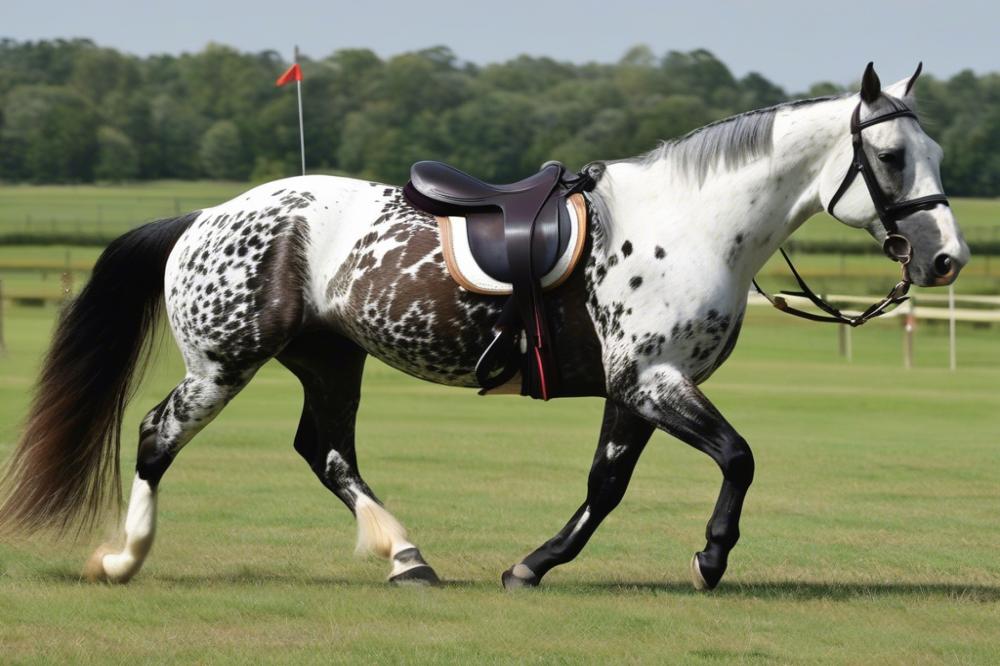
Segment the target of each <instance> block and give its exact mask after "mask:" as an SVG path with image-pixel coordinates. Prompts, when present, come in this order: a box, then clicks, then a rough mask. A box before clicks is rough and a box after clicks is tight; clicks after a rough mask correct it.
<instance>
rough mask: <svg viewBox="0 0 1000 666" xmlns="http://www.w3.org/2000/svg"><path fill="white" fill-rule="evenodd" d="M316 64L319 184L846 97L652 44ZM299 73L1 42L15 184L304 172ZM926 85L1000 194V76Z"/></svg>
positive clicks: (626, 141)
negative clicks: (467, 58)
mask: <svg viewBox="0 0 1000 666" xmlns="http://www.w3.org/2000/svg"><path fill="white" fill-rule="evenodd" d="M301 64H302V68H303V71H304V74H305V81H304V102H305V117H306V123H305V126H306V151H307V153H306V155H307V161H308V166H309V168H310V170H313V171H336V172H342V173H348V174H354V175H358V176H362V177H366V178H373V179H378V180H383V181H387V182H396V183H399V182H402V181H404V180H405V178H406V174H407V172H408V169H409V166H410V164H411V163H412V162H414V161H416V160H419V159H443V160H448V161H451V162H453V163H455V164H456V165H457V166H459V167H461V168H465V169H468V170H470V171H474V172H475V173H477V174H479V175H481V176H482V177H484V178H486V179H495V180H498V181H499V180H508V179H515V178H518V177H520V176H522V175H524V174H525V173H527V172H530V171H532V170H534V169H536V168H537V167H538V166H539V165H540V164H541V163H542V162H544V161H546V160H549V159H559V160H562V161H564V162H566V163H567V164H569V165H571V166H574V167H576V166H580V165H582V164H584V163H586V162H588V161H590V160H593V159H609V158H616V157H625V156H629V155H635V154H638V153H641V152H644V151H646V150H649V149H650V148H652V147H653V146H654V145H655V144H656V143H657V141H659V140H661V139H666V138H670V137H674V136H678V135H680V134H683V133H685V132H687V131H689V130H691V129H694V128H696V127H699V126H701V125H704V124H705V123H708V122H710V121H712V120H716V119H718V118H722V117H724V116H727V115H731V114H733V113H738V112H741V111H745V110H749V109H753V108H759V107H763V106H768V105H771V104H775V103H778V102H781V101H784V100H786V99H791V98H796V97H806V96H816V95H823V94H831V93H836V92H839V91H840V90H841V89H840V88H839V87H838V86H836V85H834V84H831V83H818V84H816V85H814V86H813V87H812V88H811V89H809V90H806V91H794V92H793V93H792V94H789V93H787V92H786V91H785V90H783V89H782V88H780V87H779V86H776V85H774V84H773V83H771V82H770V81H768V80H767V79H766V78H764V77H763V76H762V75H760V74H756V73H751V74H748V75H747V76H744V77H742V78H736V77H734V76H733V74H732V73H731V72H730V71H729V69H728V68H727V67H726V66H725V65H724V64H723V63H721V62H720V61H719V60H718V59H716V58H715V57H714V56H713V55H712V54H711V53H709V52H708V51H704V50H696V51H692V52H689V53H681V52H677V51H671V52H669V53H667V54H666V55H664V56H658V55H657V54H655V53H653V52H652V51H651V50H650V49H649V48H647V47H644V46H637V47H635V48H633V49H631V50H630V51H629V52H628V53H626V54H625V56H624V57H623V58H622V59H621V60H620V61H619V62H617V63H615V64H593V63H591V64H583V65H577V64H571V63H565V62H558V61H555V60H552V59H549V58H531V57H527V56H523V57H519V58H516V59H513V60H510V61H508V62H504V63H499V64H492V65H486V66H482V67H480V66H475V65H472V64H469V63H465V62H462V61H460V60H458V58H457V57H456V56H455V55H454V54H453V53H452V52H451V51H450V50H449V49H447V48H445V47H436V48H431V49H426V50H423V51H417V52H413V53H405V54H402V55H398V56H395V57H392V58H390V59H388V60H383V59H381V58H379V57H378V56H377V55H376V54H374V53H373V52H371V51H369V50H365V49H345V50H340V51H335V52H334V53H332V54H331V55H329V56H327V57H325V58H322V59H320V60H312V59H309V58H303V59H302V61H301ZM856 64H857V69H858V72H859V73H860V70H861V65H862V64H863V63H861V62H860V61H859V62H858V63H856ZM287 66H288V63H287V62H286V61H285V60H283V59H282V57H281V56H280V55H279V54H278V53H276V52H274V51H264V52H260V53H241V52H239V51H236V50H234V49H232V48H229V47H226V46H221V45H215V44H212V45H209V46H207V47H206V48H205V49H204V50H203V51H201V52H200V53H195V54H183V55H180V56H173V55H155V56H150V57H147V58H139V57H135V56H132V55H127V54H123V53H119V52H117V51H115V50H113V49H108V48H101V47H99V46H97V45H95V44H94V43H93V42H91V41H89V40H83V39H77V40H56V41H40V42H17V41H12V40H2V41H0V180H4V181H10V182H33V183H42V182H45V183H70V182H91V181H127V180H137V179H155V178H180V179H192V178H204V177H208V178H219V179H233V180H244V179H247V178H252V179H255V180H266V179H270V178H276V177H280V176H285V175H290V174H294V173H297V171H298V126H297V115H296V101H295V93H294V91H292V90H291V89H290V88H283V89H277V88H275V86H274V81H275V79H276V78H277V76H278V75H279V74H280V73H281V72H282V71H284V69H285V68H286V67H287ZM884 74H885V75H886V76H885V78H886V79H889V78H890V76H888V75H889V74H898V75H899V76H900V77H901V76H902V75H903V73H899V72H894V73H889V72H885V73H884ZM919 85H920V88H919V96H920V100H921V113H922V116H923V117H924V119H925V124H926V125H927V127H928V130H929V132H930V133H931V135H932V136H934V137H935V138H936V139H937V140H938V141H939V142H940V143H941V144H942V145H943V147H944V149H945V155H946V157H945V164H944V165H943V167H942V168H943V172H944V176H945V181H946V183H945V184H946V189H947V191H948V192H949V193H951V194H953V195H967V196H997V195H1000V74H996V73H991V74H986V75H984V76H976V75H975V74H973V73H972V72H971V71H965V72H962V73H960V74H957V75H956V76H954V77H952V78H951V79H949V80H947V81H942V80H935V79H933V78H932V77H929V76H924V77H923V78H922V79H921V82H920V84H919Z"/></svg>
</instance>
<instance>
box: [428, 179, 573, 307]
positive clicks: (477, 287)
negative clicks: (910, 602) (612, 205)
mask: <svg viewBox="0 0 1000 666" xmlns="http://www.w3.org/2000/svg"><path fill="white" fill-rule="evenodd" d="M566 210H567V211H568V212H569V216H570V236H569V243H567V245H566V250H565V251H564V252H563V253H562V255H561V256H560V257H559V260H558V261H556V265H555V266H554V267H553V268H552V270H551V271H549V272H548V273H547V274H546V275H545V276H544V277H542V288H543V289H554V288H555V287H558V286H559V285H561V284H562V283H563V282H565V281H566V279H567V278H569V276H570V274H571V273H572V272H573V269H574V268H575V267H576V262H577V261H579V259H580V255H581V254H583V245H584V241H585V240H586V238H587V204H586V202H585V201H584V200H583V195H582V194H574V195H572V196H570V197H569V198H567V199H566ZM437 223H438V229H439V231H440V233H441V248H442V250H443V252H444V261H445V264H447V266H448V273H450V274H451V277H452V279H453V280H455V282H457V283H458V285H459V286H460V287H461V288H463V289H466V290H468V291H471V292H474V293H477V294H493V295H507V294H510V293H511V290H512V286H511V284H510V283H509V282H500V281H499V280H495V279H493V278H492V277H490V276H489V275H487V274H486V272H485V271H484V270H483V269H482V268H480V267H479V264H477V263H476V260H475V259H474V258H473V257H472V250H471V249H470V248H469V234H468V232H467V231H466V227H465V224H466V221H465V218H464V217H456V216H451V217H442V216H437Z"/></svg>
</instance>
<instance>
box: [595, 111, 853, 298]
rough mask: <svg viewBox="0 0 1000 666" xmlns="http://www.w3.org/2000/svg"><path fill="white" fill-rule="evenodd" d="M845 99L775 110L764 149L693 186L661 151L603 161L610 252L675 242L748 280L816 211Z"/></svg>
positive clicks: (700, 261)
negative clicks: (644, 157)
mask: <svg viewBox="0 0 1000 666" xmlns="http://www.w3.org/2000/svg"><path fill="white" fill-rule="evenodd" d="M852 104H853V102H851V101H850V100H849V99H835V100H829V101H825V102H817V103H815V104H810V105H804V106H798V107H795V106H793V107H788V108H785V109H781V110H780V111H778V113H777V115H776V117H775V119H774V143H773V151H772V153H771V155H769V156H767V157H763V158H760V159H758V160H755V161H753V162H750V163H748V164H746V165H743V166H741V167H738V168H735V169H733V170H731V171H730V170H727V169H725V168H723V167H721V166H717V167H714V168H712V169H710V171H709V173H708V175H707V177H706V179H705V181H704V183H702V184H701V185H700V186H699V183H698V179H697V176H696V175H695V174H689V173H682V172H680V171H679V167H678V165H677V164H676V162H674V161H673V160H672V159H671V158H670V157H669V154H667V155H666V156H664V157H662V158H660V159H658V160H655V161H653V162H649V163H643V162H639V161H634V162H629V161H626V162H620V163H615V164H612V165H610V166H609V167H608V171H607V174H606V175H607V176H608V177H607V178H606V180H602V182H601V186H600V187H599V188H598V192H599V193H600V194H602V195H604V198H605V200H606V202H607V205H608V207H609V209H610V211H609V212H610V214H611V217H612V220H613V221H612V223H611V225H610V226H609V232H610V233H609V234H608V235H609V236H610V238H609V241H610V244H609V248H610V251H614V247H615V246H616V244H621V243H622V242H623V241H624V240H626V239H629V238H633V237H638V238H642V239H644V240H647V241H648V242H653V243H656V244H657V245H660V246H663V247H665V248H669V247H671V246H680V249H681V250H682V253H680V254H681V255H682V256H683V257H686V258H687V259H688V260H689V261H690V262H691V263H692V264H693V265H695V266H697V267H699V270H703V269H704V268H706V267H707V268H709V269H710V268H711V267H712V266H717V267H718V270H720V271H721V272H724V273H726V274H728V275H733V276H735V277H736V278H737V279H738V280H740V281H741V282H743V281H745V282H746V283H747V285H748V286H749V281H750V279H751V278H752V277H753V275H754V274H756V273H757V271H758V270H760V268H761V267H762V266H763V265H764V263H765V262H766V261H767V259H768V258H769V257H770V256H771V255H772V254H774V252H775V251H776V250H777V249H778V247H779V246H780V245H781V243H782V242H784V241H785V240H786V239H787V238H788V236H789V235H790V234H791V233H792V232H793V231H795V230H796V229H797V228H798V227H799V226H800V225H801V224H802V223H803V222H805V220H807V219H808V218H809V217H811V216H812V215H814V214H816V213H818V212H819V211H820V210H821V208H822V207H821V204H820V197H819V189H818V181H819V179H818V176H819V173H820V171H821V169H822V167H823V164H824V162H825V160H826V158H827V157H828V155H829V153H830V151H831V150H832V149H833V148H834V146H835V144H836V142H837V141H838V140H840V139H842V138H843V136H844V135H845V132H846V131H847V119H848V117H849V115H850V111H851V105H852ZM845 168H846V165H845ZM676 256H677V255H675V257H676Z"/></svg>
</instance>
